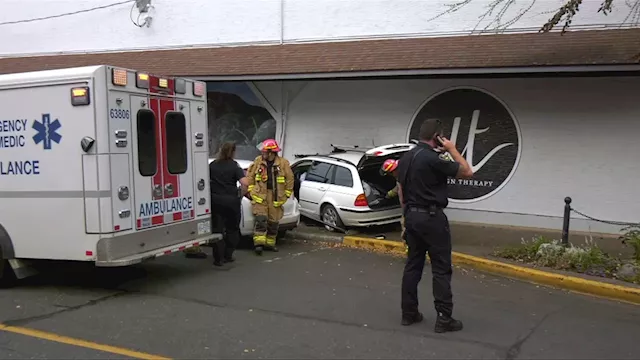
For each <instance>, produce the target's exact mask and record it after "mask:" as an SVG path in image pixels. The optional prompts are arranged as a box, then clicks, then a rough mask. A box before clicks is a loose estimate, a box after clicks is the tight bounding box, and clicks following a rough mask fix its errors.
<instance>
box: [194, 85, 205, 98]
mask: <svg viewBox="0 0 640 360" xmlns="http://www.w3.org/2000/svg"><path fill="white" fill-rule="evenodd" d="M204 92H205V86H204V83H202V82H194V83H193V95H195V96H198V97H202V96H203V95H204Z"/></svg>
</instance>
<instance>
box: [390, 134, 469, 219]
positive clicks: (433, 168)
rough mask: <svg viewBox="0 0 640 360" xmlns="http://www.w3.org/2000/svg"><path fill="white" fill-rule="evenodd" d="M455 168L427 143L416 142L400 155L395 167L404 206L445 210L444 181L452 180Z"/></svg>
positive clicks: (446, 202) (456, 166)
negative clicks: (432, 206) (396, 167)
mask: <svg viewBox="0 0 640 360" xmlns="http://www.w3.org/2000/svg"><path fill="white" fill-rule="evenodd" d="M420 149H421V151H419V150H420ZM418 151H419V152H418ZM414 155H415V158H414ZM412 158H413V161H412ZM410 162H411V166H409V163H410ZM458 168H460V164H458V163H457V162H454V161H449V160H443V159H441V158H440V156H439V154H438V153H437V152H436V151H435V150H434V149H433V148H432V147H431V146H430V145H429V144H426V143H423V142H420V143H419V144H418V145H417V146H416V147H415V148H413V149H411V150H410V151H408V152H407V153H406V154H404V155H403V156H402V158H400V163H399V164H398V182H399V183H400V185H401V186H402V198H403V200H404V204H405V206H413V207H420V208H426V207H428V206H430V205H436V206H438V207H442V208H445V207H447V205H448V204H449V200H448V196H447V178H448V177H455V176H456V174H457V173H458Z"/></svg>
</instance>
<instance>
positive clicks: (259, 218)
mask: <svg viewBox="0 0 640 360" xmlns="http://www.w3.org/2000/svg"><path fill="white" fill-rule="evenodd" d="M273 200H274V199H273V191H272V190H267V198H266V199H265V201H263V202H262V204H257V203H256V204H253V216H254V217H255V223H254V227H253V245H254V246H266V247H274V246H276V237H277V236H278V226H279V222H280V219H282V216H283V215H284V210H283V209H282V205H280V206H274V201H273Z"/></svg>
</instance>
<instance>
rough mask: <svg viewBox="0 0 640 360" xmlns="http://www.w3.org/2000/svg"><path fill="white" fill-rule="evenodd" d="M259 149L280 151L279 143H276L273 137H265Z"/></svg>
mask: <svg viewBox="0 0 640 360" xmlns="http://www.w3.org/2000/svg"><path fill="white" fill-rule="evenodd" d="M260 151H273V152H280V145H278V142H277V141H275V140H274V139H267V140H265V141H263V142H262V144H261V146H260Z"/></svg>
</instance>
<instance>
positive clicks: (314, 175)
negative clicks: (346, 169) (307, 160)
mask: <svg viewBox="0 0 640 360" xmlns="http://www.w3.org/2000/svg"><path fill="white" fill-rule="evenodd" d="M331 167H332V165H331V164H327V163H325V162H320V161H315V162H314V163H313V165H311V169H309V171H308V172H307V176H306V177H305V178H304V180H305V181H313V182H319V183H323V184H324V183H327V182H329V175H330V173H329V170H331Z"/></svg>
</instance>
